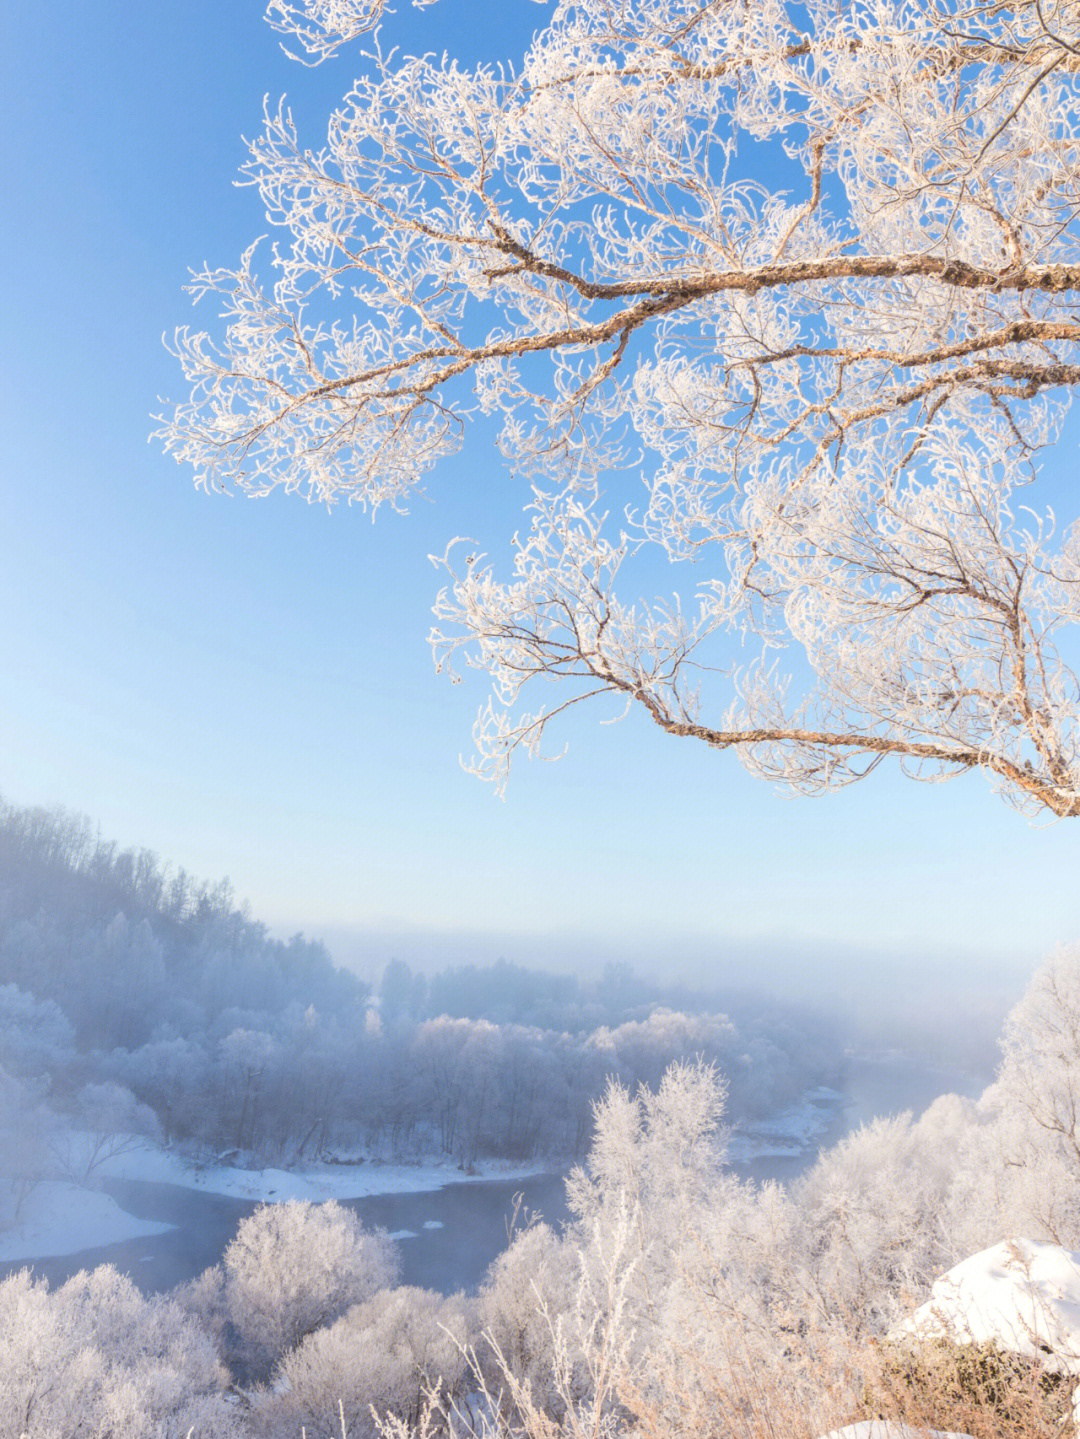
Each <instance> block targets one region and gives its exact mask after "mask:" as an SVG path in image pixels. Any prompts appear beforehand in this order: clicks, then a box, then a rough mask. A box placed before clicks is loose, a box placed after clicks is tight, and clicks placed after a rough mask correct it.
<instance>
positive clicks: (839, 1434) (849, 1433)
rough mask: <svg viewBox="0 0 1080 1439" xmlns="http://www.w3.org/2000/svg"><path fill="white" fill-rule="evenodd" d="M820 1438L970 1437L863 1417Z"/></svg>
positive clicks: (969, 1437) (948, 1438) (959, 1438)
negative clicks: (855, 1422)
mask: <svg viewBox="0 0 1080 1439" xmlns="http://www.w3.org/2000/svg"><path fill="white" fill-rule="evenodd" d="M822 1439H971V1435H970V1434H954V1433H952V1432H950V1433H945V1431H944V1430H942V1429H913V1428H912V1427H911V1425H910V1424H899V1423H897V1421H896V1420H895V1419H863V1420H862V1421H861V1422H860V1423H858V1424H849V1425H848V1426H847V1428H846V1429H834V1430H832V1432H831V1433H829V1434H825V1435H823V1436H822Z"/></svg>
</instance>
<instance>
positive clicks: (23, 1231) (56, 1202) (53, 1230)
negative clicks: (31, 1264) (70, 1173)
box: [0, 1180, 174, 1264]
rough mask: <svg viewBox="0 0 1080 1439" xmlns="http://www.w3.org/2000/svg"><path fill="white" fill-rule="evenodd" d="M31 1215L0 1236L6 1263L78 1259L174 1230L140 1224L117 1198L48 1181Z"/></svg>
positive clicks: (33, 1200)
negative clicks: (85, 1252) (103, 1248)
mask: <svg viewBox="0 0 1080 1439" xmlns="http://www.w3.org/2000/svg"><path fill="white" fill-rule="evenodd" d="M26 1210H27V1212H26V1214H25V1215H24V1216H23V1218H22V1219H20V1220H19V1222H18V1224H16V1225H14V1227H13V1228H11V1229H7V1230H5V1231H4V1232H3V1233H2V1234H0V1263H5V1264H8V1263H11V1262H13V1261H16V1260H20V1259H51V1258H55V1257H56V1256H57V1255H60V1254H78V1253H79V1252H80V1251H81V1250H83V1249H94V1248H97V1247H98V1246H99V1245H102V1244H124V1243H126V1242H127V1241H128V1240H129V1239H146V1238H148V1237H149V1236H150V1235H154V1234H165V1233H167V1231H168V1230H170V1229H172V1228H173V1227H174V1226H173V1225H171V1224H159V1223H157V1222H155V1221H152V1220H148V1219H136V1218H135V1216H134V1215H132V1214H128V1213H126V1212H125V1211H124V1210H123V1209H121V1208H120V1206H119V1204H117V1203H116V1201H115V1200H114V1199H110V1198H109V1196H108V1195H107V1194H99V1193H98V1192H97V1190H94V1189H85V1188H83V1187H82V1185H79V1184H67V1183H62V1182H60V1181H59V1180H45V1181H43V1182H42V1183H41V1184H38V1185H37V1186H36V1187H35V1188H34V1191H33V1193H32V1194H31V1195H30V1197H29V1198H28V1199H27V1201H26Z"/></svg>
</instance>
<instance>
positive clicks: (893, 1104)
mask: <svg viewBox="0 0 1080 1439" xmlns="http://www.w3.org/2000/svg"><path fill="white" fill-rule="evenodd" d="M985 1082H986V1081H985V1078H984V1077H982V1078H981V1077H978V1076H971V1075H967V1074H963V1073H959V1072H957V1071H951V1070H946V1069H935V1068H929V1067H927V1066H926V1065H924V1064H920V1063H917V1062H915V1061H913V1060H910V1059H907V1058H904V1057H903V1056H884V1057H881V1058H873V1059H871V1058H864V1059H850V1060H849V1061H848V1062H847V1065H846V1073H845V1081H844V1087H843V1102H842V1104H836V1105H835V1106H834V1110H833V1113H832V1116H831V1122H830V1125H829V1128H828V1130H827V1131H826V1132H825V1133H824V1134H823V1135H822V1136H821V1138H820V1141H819V1143H820V1145H821V1146H822V1147H824V1146H825V1145H828V1144H832V1143H835V1141H836V1140H837V1139H839V1138H841V1137H842V1135H843V1134H845V1133H847V1132H849V1131H850V1130H851V1129H854V1128H857V1127H858V1125H860V1124H862V1123H865V1122H867V1121H869V1120H871V1119H873V1118H874V1117H875V1116H877V1115H884V1114H892V1113H896V1112H897V1111H899V1110H901V1109H912V1110H914V1111H915V1112H916V1113H918V1112H919V1111H921V1110H922V1109H924V1108H925V1107H926V1106H927V1105H928V1104H930V1103H931V1102H932V1101H933V1099H935V1098H936V1097H937V1095H939V1094H944V1093H947V1092H950V1091H951V1092H958V1093H966V1094H976V1093H978V1092H979V1090H980V1089H981V1088H982V1086H983V1084H984V1083H985ZM816 1154H817V1148H816V1147H814V1148H811V1149H809V1150H805V1151H803V1152H802V1153H798V1154H786V1155H784V1154H772V1155H764V1156H761V1157H759V1158H756V1159H752V1160H750V1161H748V1162H746V1163H742V1164H737V1165H733V1166H732V1168H733V1169H734V1171H735V1172H736V1173H738V1174H739V1175H741V1176H742V1177H743V1178H746V1179H754V1180H757V1181H758V1182H762V1181H764V1180H768V1179H776V1180H780V1181H782V1182H790V1181H791V1180H792V1179H794V1178H796V1177H797V1176H798V1175H799V1174H800V1173H802V1172H803V1171H804V1170H805V1169H807V1168H808V1167H809V1166H810V1165H811V1164H812V1163H813V1162H814V1159H815V1157H816ZM563 1178H564V1176H563V1175H562V1174H539V1175H532V1176H530V1177H528V1178H523V1179H514V1180H508V1179H492V1180H471V1181H469V1182H466V1183H457V1184H448V1185H446V1186H445V1187H444V1188H443V1189H436V1190H430V1191H427V1192H424V1193H420V1194H383V1195H371V1196H369V1197H367V1198H364V1199H351V1200H347V1201H342V1202H343V1203H347V1204H348V1206H349V1208H351V1209H354V1210H355V1211H356V1213H357V1214H358V1215H359V1216H360V1218H361V1219H362V1221H363V1222H364V1224H365V1225H368V1226H381V1227H382V1228H385V1229H387V1230H389V1231H390V1232H391V1233H393V1234H398V1235H401V1236H403V1237H402V1238H401V1255H402V1266H403V1272H402V1283H404V1284H417V1285H421V1286H422V1287H424V1288H428V1289H437V1290H439V1291H441V1292H442V1293H451V1292H452V1291H453V1290H455V1289H466V1290H475V1289H476V1287H477V1286H478V1285H479V1283H480V1281H481V1279H482V1278H483V1275H484V1272H485V1270H486V1269H487V1267H488V1265H489V1264H490V1263H491V1261H492V1259H494V1258H495V1256H496V1255H497V1254H499V1253H500V1252H501V1250H502V1249H503V1248H505V1246H506V1242H507V1224H508V1222H509V1218H510V1215H511V1212H512V1210H513V1207H514V1199H515V1196H516V1195H517V1194H518V1193H522V1194H523V1195H524V1204H525V1206H526V1207H527V1208H528V1209H529V1210H531V1211H535V1212H537V1213H539V1214H541V1215H542V1216H543V1218H544V1219H546V1220H547V1221H548V1222H550V1223H552V1224H556V1225H557V1224H559V1223H561V1222H562V1221H563V1220H565V1219H566V1218H567V1217H568V1215H567V1209H566V1199H565V1194H564V1185H563ZM102 1188H104V1189H105V1190H106V1192H107V1193H108V1194H110V1195H111V1196H112V1198H113V1199H115V1200H116V1202H117V1203H118V1204H119V1205H120V1207H121V1208H122V1209H124V1210H126V1211H127V1212H128V1213H129V1214H133V1215H135V1216H136V1217H137V1218H139V1219H152V1220H157V1221H159V1222H164V1223H168V1224H172V1225H174V1226H175V1228H174V1229H172V1230H170V1231H168V1232H167V1233H165V1234H160V1235H156V1236H153V1237H151V1238H145V1239H134V1240H129V1241H127V1242H125V1243H122V1244H109V1245H103V1246H101V1247H100V1248H97V1249H85V1250H82V1251H81V1252H80V1253H78V1254H71V1255H64V1256H62V1257H58V1258H42V1259H37V1260H24V1261H19V1262H17V1263H10V1264H2V1265H0V1277H3V1275H5V1274H7V1273H10V1272H12V1271H13V1270H17V1269H21V1268H23V1267H24V1265H25V1264H27V1263H29V1264H30V1265H31V1266H32V1267H33V1269H34V1270H35V1272H36V1273H38V1274H41V1275H44V1276H45V1277H46V1278H48V1280H49V1281H50V1283H52V1284H59V1283H62V1282H63V1281H64V1280H65V1279H67V1278H69V1277H70V1276H71V1275H72V1274H74V1273H76V1272H77V1271H78V1270H80V1269H88V1268H93V1267H94V1266H96V1265H98V1264H114V1265H115V1266H116V1267H117V1268H118V1269H120V1270H122V1271H123V1272H125V1273H127V1274H130V1275H131V1277H132V1278H133V1279H134V1280H135V1282H136V1283H137V1284H138V1285H139V1287H140V1289H142V1290H143V1291H144V1292H146V1293H154V1292H159V1291H162V1290H166V1289H171V1288H172V1287H173V1286H174V1285H176V1284H180V1283H182V1282H183V1281H185V1280H187V1279H191V1278H194V1276H195V1275H196V1274H199V1273H201V1272H202V1270H204V1269H206V1268H207V1267H208V1266H209V1265H212V1264H216V1263H217V1262H218V1260H219V1259H220V1258H221V1254H222V1251H223V1250H224V1248H225V1246H226V1244H228V1242H229V1240H230V1239H231V1238H232V1236H233V1235H234V1234H235V1232H236V1227H237V1225H238V1224H239V1222H240V1220H241V1219H243V1218H244V1217H245V1216H246V1215H248V1214H250V1213H251V1212H252V1211H253V1210H254V1209H255V1208H256V1207H257V1206H256V1204H255V1202H254V1201H251V1200H241V1199H233V1198H229V1197H225V1196H222V1195H216V1194H207V1193H206V1192H205V1191H203V1190H193V1189H188V1188H184V1187H182V1186H180V1185H172V1184H156V1183H149V1182H146V1181H138V1180H107V1181H104V1182H103V1184H102ZM406 1236H407V1237H406Z"/></svg>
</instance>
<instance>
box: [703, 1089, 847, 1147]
mask: <svg viewBox="0 0 1080 1439" xmlns="http://www.w3.org/2000/svg"><path fill="white" fill-rule="evenodd" d="M843 1102H844V1096H843V1095H842V1094H841V1093H840V1091H839V1090H836V1089H830V1088H829V1087H828V1086H827V1085H819V1086H818V1087H817V1088H816V1089H808V1090H807V1091H806V1093H805V1094H804V1095H802V1096H801V1097H800V1098H799V1099H798V1100H797V1101H796V1102H795V1103H794V1104H792V1105H789V1107H788V1108H787V1109H782V1110H781V1111H780V1112H779V1113H778V1114H774V1115H773V1116H772V1117H771V1118H769V1119H762V1120H756V1121H755V1122H754V1123H753V1124H752V1125H748V1126H747V1127H746V1128H745V1129H740V1130H739V1131H738V1133H736V1134H734V1135H732V1137H731V1139H730V1140H729V1141H728V1146H727V1158H728V1160H729V1161H730V1162H731V1163H732V1164H749V1163H751V1162H752V1161H753V1160H755V1159H764V1158H774V1157H775V1158H788V1157H791V1158H798V1156H799V1155H801V1154H806V1153H807V1152H808V1151H809V1150H810V1149H816V1148H817V1146H818V1145H819V1144H820V1142H821V1140H822V1138H823V1136H824V1135H825V1134H827V1133H828V1131H829V1130H830V1129H831V1128H832V1127H833V1125H834V1124H835V1123H836V1119H837V1116H838V1114H839V1113H840V1110H841V1107H842V1105H843Z"/></svg>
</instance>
